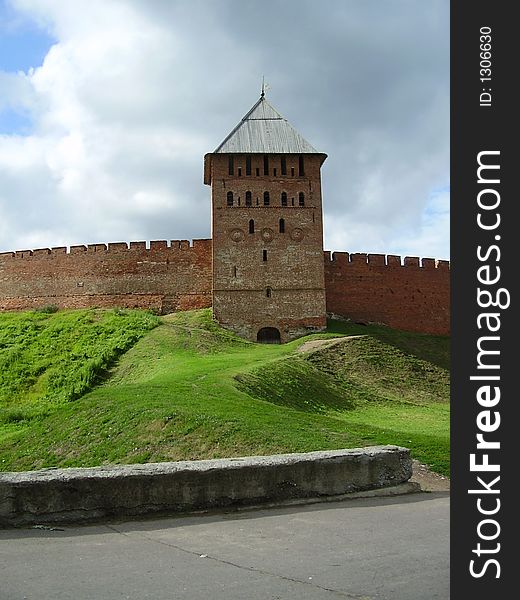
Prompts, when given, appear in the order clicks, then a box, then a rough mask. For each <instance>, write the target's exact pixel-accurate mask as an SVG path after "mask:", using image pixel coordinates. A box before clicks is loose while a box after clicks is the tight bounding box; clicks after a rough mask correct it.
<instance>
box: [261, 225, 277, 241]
mask: <svg viewBox="0 0 520 600" xmlns="http://www.w3.org/2000/svg"><path fill="white" fill-rule="evenodd" d="M261 235H262V239H263V240H264V242H270V241H272V239H273V238H274V231H273V230H272V229H270V228H269V227H265V228H264V229H262V234H261Z"/></svg>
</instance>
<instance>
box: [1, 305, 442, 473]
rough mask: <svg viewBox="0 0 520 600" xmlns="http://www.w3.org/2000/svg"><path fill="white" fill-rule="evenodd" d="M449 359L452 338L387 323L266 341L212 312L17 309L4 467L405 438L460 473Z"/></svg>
mask: <svg viewBox="0 0 520 600" xmlns="http://www.w3.org/2000/svg"><path fill="white" fill-rule="evenodd" d="M338 336H348V337H344V338H343V339H341V340H339V341H337V340H336V341H334V343H332V342H331V343H328V342H321V343H317V342H316V340H319V339H323V340H326V339H327V338H337V337H338ZM309 341H313V343H312V344H311V345H313V346H314V347H312V348H309V344H306V345H305V346H303V351H302V345H303V344H304V343H305V342H309ZM320 344H321V345H320ZM128 348H130V349H129V350H128ZM448 369H449V340H448V339H447V338H444V337H435V336H427V335H420V334H412V333H405V332H401V331H395V330H391V329H388V328H385V327H378V326H360V325H351V324H347V323H343V322H334V321H332V322H330V323H329V330H328V332H327V333H325V334H319V335H312V336H307V337H306V338H302V339H299V340H296V341H293V342H291V343H289V344H284V345H259V344H253V343H250V342H247V341H244V340H242V339H240V338H238V337H236V336H235V335H233V334H231V333H230V332H228V331H226V330H223V329H221V328H220V327H218V325H216V324H215V323H214V322H213V321H212V319H211V312H210V311H209V310H202V311H192V312H184V313H177V314H174V315H168V316H166V317H161V318H158V317H154V316H153V315H150V314H148V313H146V312H142V311H101V310H87V311H62V312H59V313H55V314H50V315H46V314H39V313H18V314H4V315H0V470H26V469H35V468H42V467H53V466H62V467H63V466H93V465H99V464H107V463H132V462H154V461H163V460H181V459H199V458H217V457H225V456H241V455H242V456H243V455H251V454H270V453H279V452H297V451H302V452H303V451H310V450H318V449H332V448H345V447H356V446H363V445H372V444H387V443H391V444H399V445H403V446H407V447H409V448H411V450H412V454H413V456H414V457H415V458H417V459H419V460H421V461H422V462H424V463H426V464H429V465H430V466H431V467H432V468H433V469H434V470H436V471H438V472H439V473H443V474H445V475H448V474H449V371H448ZM89 389H90V390H91V391H87V390H89Z"/></svg>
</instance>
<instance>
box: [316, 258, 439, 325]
mask: <svg viewBox="0 0 520 600" xmlns="http://www.w3.org/2000/svg"><path fill="white" fill-rule="evenodd" d="M325 291H326V297H327V312H329V313H335V314H337V315H343V316H348V317H349V318H350V319H352V320H355V321H372V322H376V323H384V324H386V325H389V326H390V327H393V328H395V329H404V330H408V331H417V332H423V333H431V334H437V335H449V333H450V270H449V262H448V261H444V260H439V261H436V260H434V259H433V258H423V259H422V261H421V260H420V259H419V258H416V257H410V256H407V257H405V259H404V261H403V264H401V257H400V256H390V255H389V256H385V255H384V254H350V255H349V254H348V253H346V252H335V253H333V254H331V253H330V252H325Z"/></svg>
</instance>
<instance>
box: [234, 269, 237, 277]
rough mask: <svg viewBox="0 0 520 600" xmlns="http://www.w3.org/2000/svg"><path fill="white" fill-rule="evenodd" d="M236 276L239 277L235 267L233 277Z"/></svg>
mask: <svg viewBox="0 0 520 600" xmlns="http://www.w3.org/2000/svg"><path fill="white" fill-rule="evenodd" d="M236 276H237V268H236V267H233V277H236Z"/></svg>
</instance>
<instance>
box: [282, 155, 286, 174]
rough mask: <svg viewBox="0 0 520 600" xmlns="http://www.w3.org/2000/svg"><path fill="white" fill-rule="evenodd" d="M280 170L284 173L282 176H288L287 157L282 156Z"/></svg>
mask: <svg viewBox="0 0 520 600" xmlns="http://www.w3.org/2000/svg"><path fill="white" fill-rule="evenodd" d="M280 169H281V171H282V175H287V159H286V158H285V156H282V158H281V160H280Z"/></svg>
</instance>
